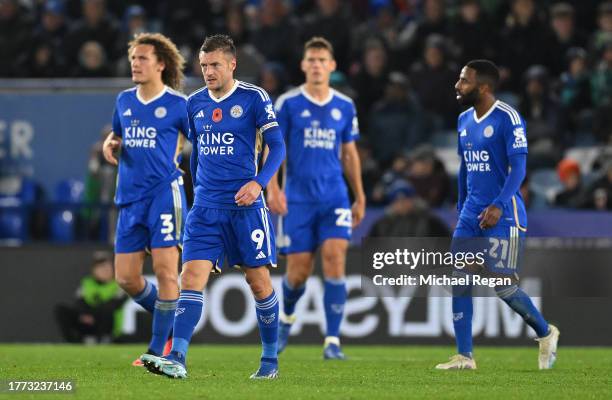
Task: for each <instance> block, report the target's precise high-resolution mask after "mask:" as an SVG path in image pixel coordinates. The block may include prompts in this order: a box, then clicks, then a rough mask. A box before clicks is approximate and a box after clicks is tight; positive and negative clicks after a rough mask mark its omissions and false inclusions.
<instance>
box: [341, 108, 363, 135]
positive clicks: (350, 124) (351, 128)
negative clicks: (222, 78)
mask: <svg viewBox="0 0 612 400" xmlns="http://www.w3.org/2000/svg"><path fill="white" fill-rule="evenodd" d="M357 139H359V121H358V120H357V110H356V109H355V104H354V103H352V102H351V108H350V114H349V118H348V121H347V124H346V127H345V128H344V130H343V131H342V143H349V142H352V141H354V140H357Z"/></svg>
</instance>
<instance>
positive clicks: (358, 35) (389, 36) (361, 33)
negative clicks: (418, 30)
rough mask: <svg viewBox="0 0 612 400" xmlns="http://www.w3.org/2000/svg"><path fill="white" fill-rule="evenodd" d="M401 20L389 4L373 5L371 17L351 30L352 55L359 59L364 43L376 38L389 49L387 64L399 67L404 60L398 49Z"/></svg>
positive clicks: (400, 45) (399, 48)
mask: <svg viewBox="0 0 612 400" xmlns="http://www.w3.org/2000/svg"><path fill="white" fill-rule="evenodd" d="M400 29H401V22H400V19H399V18H398V15H397V13H396V11H395V10H394V8H393V7H392V6H391V5H390V4H381V6H380V7H375V10H374V12H373V16H372V18H370V19H368V20H366V21H365V22H364V23H362V24H361V25H359V26H358V27H357V28H355V29H354V30H353V39H352V42H353V52H354V54H353V57H354V58H357V59H360V58H362V56H363V54H362V53H363V51H364V50H365V48H364V47H363V44H364V43H368V41H369V40H377V41H380V42H381V43H383V44H384V46H385V48H387V49H389V64H390V65H391V66H392V67H393V66H395V67H396V68H397V69H401V65H402V63H403V62H405V61H406V60H404V59H403V58H404V57H402V55H401V54H398V51H400V50H401V48H402V46H404V43H402V40H401V38H400Z"/></svg>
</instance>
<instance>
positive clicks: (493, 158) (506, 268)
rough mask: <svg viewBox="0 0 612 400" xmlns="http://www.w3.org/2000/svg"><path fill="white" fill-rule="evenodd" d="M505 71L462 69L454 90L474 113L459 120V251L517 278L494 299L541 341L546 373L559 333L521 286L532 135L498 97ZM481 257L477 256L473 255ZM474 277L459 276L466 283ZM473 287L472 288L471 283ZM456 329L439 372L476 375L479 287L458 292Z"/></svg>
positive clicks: (483, 63)
mask: <svg viewBox="0 0 612 400" xmlns="http://www.w3.org/2000/svg"><path fill="white" fill-rule="evenodd" d="M498 81H499V70H498V68H497V66H496V65H495V64H493V63H492V62H490V61H487V60H473V61H470V62H468V63H467V64H466V66H465V67H463V69H462V70H461V74H460V76H459V80H458V81H457V83H456V85H455V89H456V92H457V100H458V101H459V102H460V103H461V104H462V105H465V106H469V107H470V108H469V109H468V110H466V111H465V112H463V113H462V114H461V115H459V119H458V126H457V132H458V139H459V143H458V146H459V148H458V151H459V156H460V157H461V166H460V170H459V200H458V204H457V207H458V211H459V221H458V223H457V227H456V229H455V232H454V234H453V247H454V250H455V251H457V250H470V248H471V247H474V248H475V249H476V251H481V250H479V249H482V248H483V247H481V246H482V245H483V244H484V245H485V246H486V247H485V248H486V249H487V254H486V257H485V260H486V261H485V265H484V266H483V267H484V268H485V269H486V271H487V273H490V274H493V275H494V276H498V277H499V276H506V277H510V276H512V277H514V279H513V280H511V282H512V284H509V285H504V286H501V285H498V286H496V287H495V292H496V294H497V295H498V296H499V298H501V299H502V300H503V301H504V302H505V303H506V304H507V305H508V306H510V308H512V310H514V311H515V312H516V313H517V314H519V315H520V316H521V317H522V318H523V319H524V320H525V322H526V323H527V324H528V325H529V326H530V327H531V328H533V330H534V331H535V333H536V334H537V336H538V338H537V339H536V340H537V341H538V342H539V356H538V365H539V368H540V369H549V368H552V366H553V364H554V362H555V359H556V352H557V342H558V340H559V330H558V329H557V328H556V327H555V326H554V325H551V324H549V323H548V322H547V321H546V320H545V319H544V317H543V316H542V314H541V313H540V311H539V310H538V309H537V308H536V307H535V306H534V304H533V302H532V301H531V299H530V298H529V296H528V295H527V294H526V293H525V292H524V291H523V290H522V289H521V288H519V287H518V285H517V280H518V267H519V260H520V254H521V248H522V246H521V244H522V240H523V239H524V237H525V233H526V232H527V214H526V211H525V205H524V203H523V199H522V197H521V194H520V191H519V189H520V186H521V183H522V182H523V179H524V177H525V170H526V164H527V131H526V128H525V122H524V120H523V118H522V117H521V116H520V115H519V113H518V112H517V111H516V110H515V109H514V108H512V107H511V106H509V105H508V104H506V103H504V102H502V101H500V100H497V99H496V98H495V95H494V91H495V87H496V86H497V83H498ZM471 251H474V250H471ZM473 272H474V271H469V272H466V271H460V270H458V269H456V270H455V271H454V275H458V276H463V277H467V279H468V280H469V279H470V278H469V273H473ZM468 282H469V281H468ZM452 309H453V326H454V330H455V339H456V342H457V353H458V354H457V355H455V356H453V357H451V359H450V361H448V362H446V363H443V364H438V365H437V366H436V368H437V369H476V362H475V361H474V357H473V354H472V315H473V306H472V285H470V284H469V283H468V284H466V285H456V286H454V287H453V299H452Z"/></svg>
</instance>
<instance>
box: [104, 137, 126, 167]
mask: <svg viewBox="0 0 612 400" xmlns="http://www.w3.org/2000/svg"><path fill="white" fill-rule="evenodd" d="M120 146H121V142H120V141H119V140H117V139H112V138H107V139H106V140H105V141H104V144H103V145H102V154H103V155H104V159H105V160H106V161H108V162H109V163H110V164H113V165H118V164H119V162H118V161H117V159H116V158H115V154H114V153H115V151H117V149H118V148H119V147H120Z"/></svg>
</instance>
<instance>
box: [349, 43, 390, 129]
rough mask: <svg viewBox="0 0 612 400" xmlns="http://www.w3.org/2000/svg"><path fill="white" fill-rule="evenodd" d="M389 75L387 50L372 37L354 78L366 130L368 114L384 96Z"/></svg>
mask: <svg viewBox="0 0 612 400" xmlns="http://www.w3.org/2000/svg"><path fill="white" fill-rule="evenodd" d="M388 75H389V72H388V70H387V51H386V49H385V47H384V46H383V44H382V43H381V42H380V41H379V40H375V39H370V40H369V41H368V43H366V45H365V50H364V52H363V60H362V64H361V68H360V69H359V72H357V74H356V75H355V76H354V77H353V80H352V85H353V88H354V89H355V90H356V91H357V99H356V100H355V103H356V107H357V115H358V116H359V117H360V118H361V119H360V122H361V129H363V130H364V131H365V132H367V131H368V126H367V121H365V119H366V116H367V115H368V113H369V112H370V108H371V107H372V105H373V104H374V103H376V102H377V101H378V100H380V99H381V98H382V97H383V95H384V93H385V85H386V83H387V79H388Z"/></svg>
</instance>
